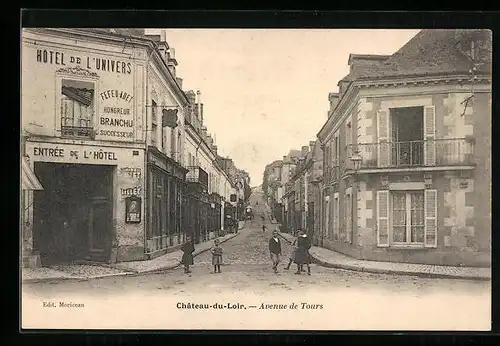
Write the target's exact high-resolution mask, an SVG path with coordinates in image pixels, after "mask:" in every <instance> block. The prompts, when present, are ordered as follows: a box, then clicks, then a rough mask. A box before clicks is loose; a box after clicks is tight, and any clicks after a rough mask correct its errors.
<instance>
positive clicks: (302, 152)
mask: <svg viewBox="0 0 500 346" xmlns="http://www.w3.org/2000/svg"><path fill="white" fill-rule="evenodd" d="M308 152H309V147H308V146H307V145H304V146H302V151H301V156H302V157H305V156H306V155H307V153H308Z"/></svg>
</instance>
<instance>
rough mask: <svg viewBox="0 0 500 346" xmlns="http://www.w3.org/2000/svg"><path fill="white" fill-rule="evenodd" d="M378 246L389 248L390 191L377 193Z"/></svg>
mask: <svg viewBox="0 0 500 346" xmlns="http://www.w3.org/2000/svg"><path fill="white" fill-rule="evenodd" d="M377 245H378V246H380V247H386V246H389V191H388V190H382V191H377Z"/></svg>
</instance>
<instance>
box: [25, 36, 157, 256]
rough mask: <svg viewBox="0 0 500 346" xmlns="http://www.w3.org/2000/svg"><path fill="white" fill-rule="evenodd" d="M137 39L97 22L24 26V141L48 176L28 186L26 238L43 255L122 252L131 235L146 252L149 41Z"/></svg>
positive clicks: (33, 162) (28, 249)
mask: <svg viewBox="0 0 500 346" xmlns="http://www.w3.org/2000/svg"><path fill="white" fill-rule="evenodd" d="M130 42H131V44H130V45H126V46H125V48H124V39H123V37H121V35H118V34H109V33H104V32H99V31H97V30H96V31H92V30H90V29H89V30H75V29H71V30H70V29H24V30H23V34H22V91H23V92H22V116H21V119H22V129H23V131H24V133H25V135H26V136H25V137H24V140H25V143H22V144H23V151H24V155H25V157H26V159H27V160H29V165H30V168H31V169H32V170H33V171H34V173H35V175H36V176H37V177H38V179H39V180H40V182H41V184H42V186H43V190H41V191H30V192H28V193H27V196H26V200H25V206H24V210H23V213H24V220H25V223H26V224H27V225H29V226H28V227H26V228H25V232H24V234H23V237H24V240H25V241H24V242H23V243H24V244H25V247H24V250H25V254H26V256H28V257H29V256H35V257H40V259H41V263H42V264H50V263H56V262H60V261H66V260H76V259H90V260H96V261H102V260H109V259H112V260H117V259H119V257H120V256H121V251H122V250H124V249H125V248H127V247H128V246H130V245H132V244H133V245H136V244H137V245H138V246H139V247H140V248H142V253H144V218H143V215H144V203H142V201H143V198H144V188H143V187H144V186H145V180H144V172H145V159H146V155H145V145H144V140H145V131H144V130H145V128H146V126H145V107H144V90H145V89H144V87H145V84H146V82H145V78H144V75H145V66H146V52H147V50H148V43H147V42H145V41H143V40H140V39H137V38H134V37H130ZM129 193H130V194H133V195H134V196H136V197H137V199H136V200H134V201H133V202H132V201H129V200H127V199H126V198H127V197H128V196H129ZM127 203H128V204H127ZM127 209H128V210H127ZM126 211H128V214H127V213H126Z"/></svg>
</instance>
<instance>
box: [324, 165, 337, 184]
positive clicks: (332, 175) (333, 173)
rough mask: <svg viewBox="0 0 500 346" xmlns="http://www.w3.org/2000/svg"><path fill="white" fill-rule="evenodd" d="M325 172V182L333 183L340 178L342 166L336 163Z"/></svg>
mask: <svg viewBox="0 0 500 346" xmlns="http://www.w3.org/2000/svg"><path fill="white" fill-rule="evenodd" d="M325 173H326V174H325V177H324V179H323V180H324V182H325V184H328V183H333V182H335V181H339V180H340V167H339V166H338V165H337V164H335V166H332V167H328V168H326V172H325Z"/></svg>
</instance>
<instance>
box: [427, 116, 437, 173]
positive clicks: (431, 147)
mask: <svg viewBox="0 0 500 346" xmlns="http://www.w3.org/2000/svg"><path fill="white" fill-rule="evenodd" d="M435 119H436V115H435V108H434V106H426V107H424V164H425V165H426V166H434V165H435V164H436V144H435V142H434V140H435V137H436V133H435V132H436V124H435V121H436V120H435Z"/></svg>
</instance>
